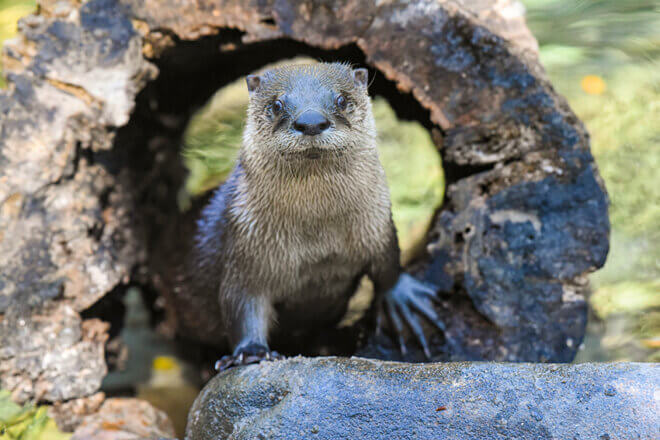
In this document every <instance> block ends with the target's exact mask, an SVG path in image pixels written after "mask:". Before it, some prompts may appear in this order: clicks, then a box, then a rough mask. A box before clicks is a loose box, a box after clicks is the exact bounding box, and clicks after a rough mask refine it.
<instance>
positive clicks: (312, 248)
mask: <svg viewBox="0 0 660 440" xmlns="http://www.w3.org/2000/svg"><path fill="white" fill-rule="evenodd" d="M352 72H353V71H352V69H351V68H350V66H348V65H344V64H314V65H307V66H289V67H285V68H279V69H275V70H272V71H269V72H267V73H265V74H264V75H263V76H262V77H261V83H260V87H259V88H258V90H256V91H255V92H254V93H252V94H251V97H250V104H249V107H248V118H247V124H246V128H245V131H244V136H243V146H242V149H241V152H240V155H239V160H238V163H237V165H236V168H235V169H234V171H233V172H232V174H231V176H230V177H229V179H228V180H227V182H226V183H225V184H224V185H223V186H222V187H220V188H219V189H218V190H217V191H216V192H215V194H214V196H213V197H212V199H211V201H210V203H209V204H208V206H207V207H206V208H205V209H204V211H203V213H202V217H201V219H200V221H199V222H198V231H197V234H196V238H195V246H194V251H193V255H192V256H191V259H190V263H191V264H192V266H191V269H192V271H193V272H194V274H195V275H194V278H195V280H194V281H195V282H194V284H195V285H196V287H195V288H196V290H197V293H198V294H201V295H204V296H207V297H208V296H211V297H213V298H216V299H217V301H218V304H219V306H220V307H219V309H218V310H219V313H220V315H221V316H218V327H219V330H220V333H222V334H217V335H215V337H217V338H222V337H226V338H228V340H229V342H230V343H231V344H232V346H236V345H237V344H240V343H241V341H245V340H246V339H250V340H252V339H257V340H256V341H254V342H259V343H263V344H265V345H267V342H268V341H267V339H268V335H269V334H270V333H271V332H272V330H273V328H274V327H276V326H277V327H278V329H279V331H280V332H286V331H296V330H300V329H305V328H310V327H319V326H323V325H328V324H332V323H335V322H337V321H338V320H339V319H340V318H341V316H342V315H343V313H344V312H345V310H346V306H347V303H348V299H349V298H350V296H351V294H352V293H353V292H354V290H355V287H356V284H357V281H358V280H359V279H360V277H361V276H362V275H364V274H368V275H369V276H370V277H371V278H372V279H373V280H374V282H375V284H376V288H377V291H380V292H382V291H384V290H386V289H388V288H389V287H391V285H392V284H393V283H394V281H395V280H396V277H397V275H398V272H399V266H398V265H399V249H398V244H397V241H396V235H395V230H394V226H393V223H392V216H391V206H390V197H389V191H388V188H387V183H386V179H385V173H384V171H383V168H382V166H381V164H380V162H379V159H378V154H377V150H376V133H375V127H374V120H373V115H372V112H371V103H370V100H369V97H368V95H367V91H366V86H361V85H360V84H358V83H356V82H355V80H354V77H353V74H352ZM336 93H342V94H344V96H346V97H347V99H348V106H347V108H346V110H345V111H339V110H338V109H336V108H333V106H332V103H333V102H334V98H333V96H334V95H333V96H330V95H332V94H336ZM280 97H281V99H283V100H287V101H288V103H289V104H290V105H289V106H288V107H287V108H288V111H289V112H290V114H282V115H273V114H272V112H270V111H269V110H268V109H269V105H270V103H271V102H272V101H273V100H274V99H277V98H280ZM292 103H295V105H293V104H292ZM285 104H286V102H285ZM310 107H315V108H317V109H320V110H319V111H323V112H324V114H326V115H328V117H329V119H330V120H331V121H332V128H331V129H330V130H328V131H327V132H324V133H322V134H321V135H318V136H314V137H313V138H312V139H311V140H310V139H309V137H302V136H300V135H296V134H295V133H293V132H292V131H291V130H289V129H287V126H288V124H289V123H290V120H293V119H294V118H295V117H296V115H297V114H300V112H302V111H305V109H306V108H310ZM204 304H206V302H204ZM262 339H263V340H262Z"/></svg>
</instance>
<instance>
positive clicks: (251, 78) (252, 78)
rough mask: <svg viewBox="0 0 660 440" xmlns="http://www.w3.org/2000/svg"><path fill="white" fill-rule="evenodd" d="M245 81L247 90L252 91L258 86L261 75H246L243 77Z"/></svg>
mask: <svg viewBox="0 0 660 440" xmlns="http://www.w3.org/2000/svg"><path fill="white" fill-rule="evenodd" d="M245 82H246V83H247V88H248V92H250V93H252V92H254V91H255V90H257V89H258V88H259V84H261V77H259V76H258V75H248V76H246V77H245Z"/></svg>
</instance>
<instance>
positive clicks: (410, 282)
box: [376, 273, 449, 358]
mask: <svg viewBox="0 0 660 440" xmlns="http://www.w3.org/2000/svg"><path fill="white" fill-rule="evenodd" d="M436 300H437V297H436V289H435V288H433V286H430V285H428V284H425V283H423V282H421V281H418V280H417V279H416V278H414V277H412V276H411V275H408V274H407V273H402V274H401V275H400V276H399V280H398V281H397V283H396V284H395V285H394V287H392V288H391V289H390V290H389V291H388V292H387V293H386V294H385V295H384V297H383V299H382V302H381V310H380V311H379V314H378V327H377V330H376V331H377V332H380V329H381V325H382V321H383V316H384V315H385V316H387V317H388V318H389V319H390V321H391V322H392V325H393V326H394V330H395V332H396V334H397V336H398V338H399V347H400V349H401V353H402V354H404V355H405V354H406V351H407V350H406V344H405V338H404V334H405V333H404V329H403V322H404V321H405V323H406V324H407V325H408V327H410V330H411V331H412V332H413V334H414V335H415V338H417V340H418V341H419V344H420V345H421V346H422V350H424V355H425V356H426V357H427V358H430V357H431V350H429V346H428V343H427V342H426V336H425V335H424V330H423V327H422V323H421V322H420V316H423V317H424V318H426V319H428V320H429V321H430V322H431V323H432V324H433V325H434V326H435V327H437V328H438V330H440V331H441V332H443V333H445V324H444V322H442V319H440V317H439V316H438V314H437V313H436V312H435V309H434V308H433V301H436ZM448 342H449V341H448Z"/></svg>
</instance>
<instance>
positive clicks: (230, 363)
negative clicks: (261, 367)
mask: <svg viewBox="0 0 660 440" xmlns="http://www.w3.org/2000/svg"><path fill="white" fill-rule="evenodd" d="M277 359H284V356H282V355H281V354H279V353H278V352H276V351H271V350H270V349H269V348H268V347H266V346H265V345H262V344H259V343H256V342H252V343H248V344H246V345H239V346H238V347H237V348H236V350H234V354H232V355H227V356H223V357H222V358H220V359H219V360H218V361H216V362H215V370H216V371H225V370H228V369H230V368H232V367H237V366H239V365H249V364H256V363H259V362H261V361H274V360H277Z"/></svg>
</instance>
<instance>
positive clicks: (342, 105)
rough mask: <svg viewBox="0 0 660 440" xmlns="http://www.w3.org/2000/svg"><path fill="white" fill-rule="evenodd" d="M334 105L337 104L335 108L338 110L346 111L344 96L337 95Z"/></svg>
mask: <svg viewBox="0 0 660 440" xmlns="http://www.w3.org/2000/svg"><path fill="white" fill-rule="evenodd" d="M335 104H337V107H338V108H339V109H340V110H346V105H347V104H348V102H347V101H346V98H344V95H339V96H337V99H335Z"/></svg>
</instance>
